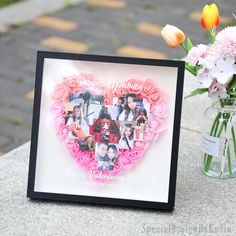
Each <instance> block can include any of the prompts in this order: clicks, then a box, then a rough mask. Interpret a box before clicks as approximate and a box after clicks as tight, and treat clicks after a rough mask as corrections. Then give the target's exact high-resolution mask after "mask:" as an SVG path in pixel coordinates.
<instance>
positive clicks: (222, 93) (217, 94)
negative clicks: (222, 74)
mask: <svg viewBox="0 0 236 236" xmlns="http://www.w3.org/2000/svg"><path fill="white" fill-rule="evenodd" d="M208 91H209V97H210V98H212V99H213V100H217V99H218V98H226V97H227V93H226V84H225V85H224V84H220V83H218V82H217V81H216V80H215V79H214V80H213V81H212V84H211V86H210V87H209V88H208Z"/></svg>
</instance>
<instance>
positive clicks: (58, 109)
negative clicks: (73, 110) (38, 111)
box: [50, 101, 65, 117]
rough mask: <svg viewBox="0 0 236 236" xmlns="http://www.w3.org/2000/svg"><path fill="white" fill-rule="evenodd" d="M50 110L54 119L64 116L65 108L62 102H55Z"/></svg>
mask: <svg viewBox="0 0 236 236" xmlns="http://www.w3.org/2000/svg"><path fill="white" fill-rule="evenodd" d="M50 110H51V112H52V114H53V116H54V117H58V116H64V115H65V108H64V105H63V103H62V102H58V101H57V102H55V103H53V104H52V105H51V107H50Z"/></svg>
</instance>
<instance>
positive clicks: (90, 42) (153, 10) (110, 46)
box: [0, 0, 235, 156]
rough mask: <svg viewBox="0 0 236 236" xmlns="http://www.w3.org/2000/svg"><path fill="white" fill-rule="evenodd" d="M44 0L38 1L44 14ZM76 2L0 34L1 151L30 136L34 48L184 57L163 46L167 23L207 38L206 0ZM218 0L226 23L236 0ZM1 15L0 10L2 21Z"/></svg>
mask: <svg viewBox="0 0 236 236" xmlns="http://www.w3.org/2000/svg"><path fill="white" fill-rule="evenodd" d="M37 1H38V2H39V0H37ZM29 2H30V1H29ZM48 2H49V1H44V0H41V4H42V3H44V4H45V5H44V9H45V13H46V12H48V11H47V6H48ZM55 2H56V1H55ZM60 2H61V1H60ZM74 2H75V1H68V0H67V1H64V5H63V7H61V9H60V10H57V11H55V12H54V13H51V14H50V15H49V14H44V15H42V16H40V17H36V18H34V19H32V21H31V22H28V23H27V22H24V21H19V22H15V23H14V24H12V25H11V27H10V30H9V31H7V32H5V33H2V34H1V35H0V62H1V63H0V156H1V154H3V153H6V152H8V151H10V150H11V149H13V148H15V147H17V146H19V145H20V144H22V143H25V142H26V141H29V140H30V132H31V120H32V104H33V88H34V81H35V60H36V52H37V50H47V51H64V52H74V53H76V52H78V53H89V54H104V55H121V56H134V57H150V58H168V59H173V58H181V57H183V56H184V52H183V51H182V50H181V49H180V48H179V49H169V48H167V46H166V44H165V43H164V41H163V40H162V38H161V37H160V30H161V28H162V27H163V26H164V25H165V24H173V25H175V26H177V27H179V28H181V29H182V30H183V31H184V32H185V34H186V35H188V36H191V38H192V40H193V41H194V42H195V44H198V43H205V42H207V37H206V32H204V31H203V29H202V28H201V26H200V24H199V22H198V18H199V14H200V11H201V9H202V7H203V6H204V4H206V3H207V1H189V0H177V1H171V0H150V1H149V0H148V1H145V0H88V1H83V2H82V3H80V4H78V5H76V4H74ZM50 3H51V4H52V2H51V1H50ZM217 3H218V6H219V10H220V14H221V16H223V17H221V20H222V21H221V23H222V25H221V27H224V26H225V25H227V24H230V23H231V22H232V19H233V18H232V13H235V12H234V9H235V0H227V1H218V2H217ZM24 4H25V3H24ZM5 11H6V9H4V12H5ZM4 14H5V13H4ZM19 14H21V15H22V12H20V13H19ZM25 14H26V15H27V14H28V13H27V12H25ZM2 17H3V10H1V9H0V20H1V18H2ZM7 24H10V23H9V22H8V23H7ZM186 79H187V78H186Z"/></svg>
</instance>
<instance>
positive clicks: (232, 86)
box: [228, 75, 236, 90]
mask: <svg viewBox="0 0 236 236" xmlns="http://www.w3.org/2000/svg"><path fill="white" fill-rule="evenodd" d="M235 88H236V75H234V77H233V79H232V80H231V81H230V83H229V87H228V90H233V89H235Z"/></svg>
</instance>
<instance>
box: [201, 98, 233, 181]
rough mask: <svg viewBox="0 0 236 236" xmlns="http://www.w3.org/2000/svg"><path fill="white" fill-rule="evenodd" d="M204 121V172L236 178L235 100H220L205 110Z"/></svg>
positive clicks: (212, 175) (221, 176) (209, 174)
mask: <svg viewBox="0 0 236 236" xmlns="http://www.w3.org/2000/svg"><path fill="white" fill-rule="evenodd" d="M203 118H204V119H203V124H202V128H203V129H202V151H203V163H202V167H201V170H202V172H203V173H204V174H206V175H208V176H211V177H215V178H222V179H227V178H233V177H236V99H232V98H229V99H220V100H218V101H216V102H214V103H213V104H212V106H210V107H208V108H207V109H206V110H205V112H204V117H203Z"/></svg>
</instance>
